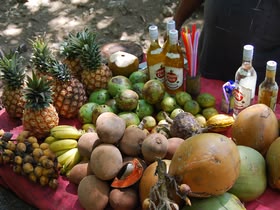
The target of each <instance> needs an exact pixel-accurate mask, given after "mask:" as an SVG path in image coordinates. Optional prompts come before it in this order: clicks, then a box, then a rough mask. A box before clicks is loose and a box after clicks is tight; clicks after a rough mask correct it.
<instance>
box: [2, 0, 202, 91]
mask: <svg viewBox="0 0 280 210" xmlns="http://www.w3.org/2000/svg"><path fill="white" fill-rule="evenodd" d="M177 4H178V0H152V1H148V0H133V1H132V0H94V1H91V0H9V1H2V2H1V7H0V49H2V51H4V52H8V51H9V50H11V49H14V48H16V47H18V46H23V49H24V50H25V51H26V52H25V53H24V56H25V61H26V63H27V64H26V65H28V60H29V56H30V54H31V50H30V45H29V44H30V39H34V37H35V36H38V35H45V36H46V37H47V39H48V41H49V43H50V47H51V48H52V49H53V50H54V51H56V52H58V50H59V46H60V44H61V42H62V41H63V39H64V38H65V37H66V36H67V34H68V33H69V32H77V31H79V30H82V29H84V28H85V27H87V28H89V29H90V30H95V31H97V33H98V40H99V43H100V45H103V44H107V43H111V42H114V41H116V40H128V41H133V42H135V43H137V44H139V45H140V46H141V47H142V49H143V52H145V51H146V50H147V48H148V46H149V43H150V41H149V35H148V26H149V25H150V24H156V25H157V26H158V27H159V32H160V40H161V42H163V35H164V33H165V27H166V21H168V20H169V19H172V15H173V13H174V11H175V9H176V6H177ZM202 17H203V15H202V12H201V10H199V11H198V12H196V13H195V14H194V15H193V17H192V18H190V19H189V20H188V21H186V24H190V23H193V22H197V23H198V24H201V23H202ZM1 86H2V85H1V80H0V95H1Z"/></svg>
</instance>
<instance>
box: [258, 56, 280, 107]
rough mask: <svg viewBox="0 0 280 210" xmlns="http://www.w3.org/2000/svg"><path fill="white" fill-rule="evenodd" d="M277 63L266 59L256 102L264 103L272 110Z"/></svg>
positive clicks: (274, 103)
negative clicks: (263, 75)
mask: <svg viewBox="0 0 280 210" xmlns="http://www.w3.org/2000/svg"><path fill="white" fill-rule="evenodd" d="M276 68H277V63H276V62H275V61H267V63H266V73H265V79H264V81H263V82H262V83H261V84H260V85H259V93H258V103H262V104H266V105H267V106H269V107H270V108H271V109H272V110H273V111H275V108H276V102H277V96H278V84H277V82H276V81H275V75H276Z"/></svg>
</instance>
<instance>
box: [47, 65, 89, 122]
mask: <svg viewBox="0 0 280 210" xmlns="http://www.w3.org/2000/svg"><path fill="white" fill-rule="evenodd" d="M50 72H51V73H52V76H53V78H54V82H53V86H52V89H53V92H54V95H53V105H54V106H55V108H56V110H57V112H58V114H59V116H61V117H64V118H73V117H76V116H77V115H78V113H79V109H80V107H81V106H82V105H83V104H84V103H85V102H86V101H87V96H86V91H85V89H84V86H83V84H82V83H81V82H80V81H79V80H78V79H77V78H75V77H73V76H72V75H71V73H70V70H69V68H68V67H67V65H66V64H62V63H60V62H58V61H54V62H53V65H52V67H51V69H50Z"/></svg>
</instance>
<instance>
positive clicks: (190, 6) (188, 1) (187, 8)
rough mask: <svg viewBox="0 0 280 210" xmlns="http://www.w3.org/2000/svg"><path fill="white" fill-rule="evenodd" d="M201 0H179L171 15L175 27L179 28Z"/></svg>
mask: <svg viewBox="0 0 280 210" xmlns="http://www.w3.org/2000/svg"><path fill="white" fill-rule="evenodd" d="M202 3H203V0H181V1H180V3H179V5H178V7H177V10H176V12H175V14H174V16H173V20H175V23H176V29H177V30H180V29H181V27H182V25H183V24H184V22H185V21H186V20H187V19H188V18H189V17H190V16H191V15H192V13H193V12H194V11H195V10H196V9H197V8H199V6H200V5H201V4H202Z"/></svg>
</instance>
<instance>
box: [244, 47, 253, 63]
mask: <svg viewBox="0 0 280 210" xmlns="http://www.w3.org/2000/svg"><path fill="white" fill-rule="evenodd" d="M253 52H254V46H253V45H249V44H248V45H245V46H244V48H243V60H246V61H248V60H252V58H253Z"/></svg>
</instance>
